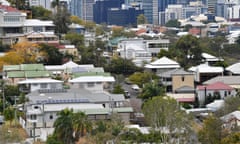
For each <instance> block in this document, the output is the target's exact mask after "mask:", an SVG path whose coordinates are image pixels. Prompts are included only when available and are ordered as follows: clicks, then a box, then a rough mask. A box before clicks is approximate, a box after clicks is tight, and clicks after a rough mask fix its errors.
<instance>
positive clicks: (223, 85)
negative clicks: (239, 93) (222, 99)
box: [197, 82, 234, 90]
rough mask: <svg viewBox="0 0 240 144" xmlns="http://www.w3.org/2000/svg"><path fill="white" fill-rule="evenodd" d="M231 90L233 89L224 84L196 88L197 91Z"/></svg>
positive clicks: (217, 83) (218, 83)
mask: <svg viewBox="0 0 240 144" xmlns="http://www.w3.org/2000/svg"><path fill="white" fill-rule="evenodd" d="M205 88H206V90H233V89H234V88H232V87H230V86H229V85H227V84H224V83H223V82H216V83H213V84H210V85H206V86H205V85H199V86H197V89H198V90H205Z"/></svg>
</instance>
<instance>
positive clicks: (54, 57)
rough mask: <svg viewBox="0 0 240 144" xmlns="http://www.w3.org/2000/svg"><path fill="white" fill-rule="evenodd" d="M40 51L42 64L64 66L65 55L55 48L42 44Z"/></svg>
mask: <svg viewBox="0 0 240 144" xmlns="http://www.w3.org/2000/svg"><path fill="white" fill-rule="evenodd" d="M40 51H41V52H42V55H43V57H41V59H40V62H43V63H44V64H47V65H60V64H62V59H63V54H62V53H60V52H59V51H58V49H57V48H56V47H54V46H50V45H47V44H40Z"/></svg>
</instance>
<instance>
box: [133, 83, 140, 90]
mask: <svg viewBox="0 0 240 144" xmlns="http://www.w3.org/2000/svg"><path fill="white" fill-rule="evenodd" d="M132 89H133V90H135V91H139V90H140V88H139V86H138V85H136V84H133V85H132Z"/></svg>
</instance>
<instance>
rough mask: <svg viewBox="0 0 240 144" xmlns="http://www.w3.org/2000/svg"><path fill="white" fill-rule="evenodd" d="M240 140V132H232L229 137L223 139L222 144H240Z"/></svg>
mask: <svg viewBox="0 0 240 144" xmlns="http://www.w3.org/2000/svg"><path fill="white" fill-rule="evenodd" d="M239 142H240V132H236V133H231V134H230V135H228V136H227V137H225V138H223V139H222V140H221V144H239Z"/></svg>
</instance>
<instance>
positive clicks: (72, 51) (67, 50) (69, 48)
mask: <svg viewBox="0 0 240 144" xmlns="http://www.w3.org/2000/svg"><path fill="white" fill-rule="evenodd" d="M57 48H58V50H59V51H60V52H61V53H63V54H69V55H72V56H73V57H74V58H75V59H76V60H79V58H80V57H79V54H78V49H77V48H76V47H75V46H74V45H62V46H59V47H57Z"/></svg>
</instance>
